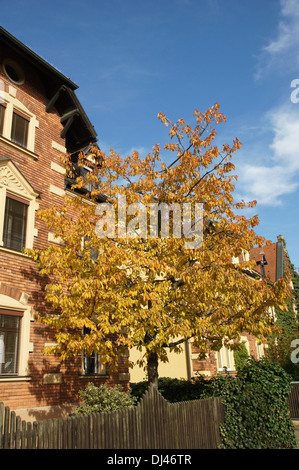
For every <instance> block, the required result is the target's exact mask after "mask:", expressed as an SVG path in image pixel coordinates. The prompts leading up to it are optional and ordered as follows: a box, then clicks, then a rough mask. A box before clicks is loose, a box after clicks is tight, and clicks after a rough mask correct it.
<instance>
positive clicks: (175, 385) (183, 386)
mask: <svg viewBox="0 0 299 470" xmlns="http://www.w3.org/2000/svg"><path fill="white" fill-rule="evenodd" d="M130 388H131V393H132V396H134V397H136V398H137V400H140V398H142V397H143V395H144V394H145V392H146V390H147V389H148V382H147V381H144V382H138V383H131V384H130ZM158 388H159V392H160V393H161V395H162V396H163V397H164V398H165V400H167V401H168V402H170V403H176V402H179V401H188V400H198V399H199V398H207V397H209V396H210V394H209V392H208V387H207V382H206V380H205V379H204V377H202V376H200V377H196V378H192V379H191V380H185V379H171V378H169V377H161V378H159V380H158Z"/></svg>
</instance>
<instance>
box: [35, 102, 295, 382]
mask: <svg viewBox="0 0 299 470" xmlns="http://www.w3.org/2000/svg"><path fill="white" fill-rule="evenodd" d="M158 118H159V119H160V121H161V122H162V123H164V124H165V126H166V127H167V128H168V131H169V142H168V143H167V144H166V145H165V146H163V148H161V146H160V145H155V146H154V147H153V150H152V152H151V153H149V154H148V155H147V156H146V157H145V158H141V156H140V155H139V153H138V152H133V153H132V154H131V155H129V156H126V157H122V156H120V155H118V154H117V153H116V152H115V151H114V150H112V149H111V150H110V152H109V153H107V154H105V153H104V152H102V151H101V150H99V149H98V148H97V147H95V148H94V149H93V153H92V156H93V157H92V159H91V160H92V161H91V162H90V159H89V160H88V159H86V156H85V155H83V154H82V155H80V156H79V158H78V161H77V162H75V163H76V165H75V167H76V168H80V167H81V168H82V167H83V165H84V166H86V165H89V166H90V168H89V170H90V171H88V172H87V173H86V176H82V175H81V176H78V173H77V174H76V172H74V164H73V162H72V159H71V157H70V156H67V157H66V159H65V165H66V168H67V171H68V173H69V175H70V176H71V177H72V178H73V182H74V185H73V190H74V195H75V194H77V196H76V197H74V195H72V196H71V195H68V196H66V197H65V201H64V204H63V207H59V208H56V207H52V208H50V209H48V210H44V211H40V212H39V217H41V219H42V220H44V221H45V222H46V223H47V226H48V228H49V230H50V231H51V232H53V233H55V234H56V236H57V238H58V239H59V240H60V244H52V245H50V246H49V247H47V248H45V249H42V250H39V251H36V250H35V251H34V250H32V251H30V252H29V254H30V256H31V257H32V259H34V260H35V261H36V265H37V268H38V270H39V271H40V273H41V275H46V276H48V278H49V281H48V284H47V288H46V290H45V298H46V300H47V301H48V302H50V303H51V304H52V305H53V313H52V314H51V315H47V316H43V315H42V314H40V316H39V318H40V321H42V322H43V323H45V324H47V325H50V326H51V327H52V328H53V329H54V330H55V331H56V341H57V344H56V346H54V347H52V348H51V349H50V350H49V352H51V353H57V354H59V355H60V357H61V358H62V359H65V358H67V357H69V356H72V355H78V354H79V353H81V352H82V351H85V353H86V354H92V353H93V352H94V351H96V352H97V353H98V354H100V355H101V356H102V358H103V360H104V361H105V362H107V363H108V364H109V365H110V367H111V368H113V367H116V366H117V362H118V357H119V354H120V353H121V352H122V351H123V350H124V349H126V348H128V349H131V348H133V347H137V348H139V349H140V350H142V351H144V356H143V359H142V360H141V361H140V364H139V365H142V364H143V362H144V364H145V365H146V367H147V372H148V378H149V381H150V382H153V383H154V384H157V379H158V363H159V361H167V353H168V351H169V350H172V351H176V352H179V351H180V348H181V345H182V343H183V342H184V341H185V340H186V339H190V338H192V340H193V342H194V344H195V346H197V347H198V348H199V350H200V351H203V352H207V351H208V350H211V349H214V350H218V349H220V348H221V347H222V345H223V344H228V343H230V344H231V341H233V342H234V343H235V344H238V342H239V340H240V335H241V333H243V332H248V333H251V334H253V335H254V336H256V337H257V338H259V339H261V340H264V339H265V338H266V337H267V336H268V335H270V334H272V332H273V317H272V315H271V309H272V308H274V307H278V308H280V309H282V310H283V309H284V308H285V300H286V298H287V295H288V288H287V280H286V279H281V280H279V281H278V282H277V283H275V285H273V286H270V285H268V284H267V282H266V281H265V280H263V279H259V280H256V279H254V278H253V277H252V276H251V270H252V264H251V262H250V261H244V259H243V258H242V254H243V253H244V252H246V251H249V249H250V248H252V247H253V246H256V245H262V244H264V243H265V242H266V241H265V239H264V238H263V237H260V236H258V235H257V234H256V233H255V227H256V226H257V225H258V222H259V221H258V217H257V216H256V215H255V216H254V217H251V218H247V217H246V216H245V215H244V213H243V212H244V211H243V212H242V209H245V208H246V206H247V205H249V206H250V207H254V205H255V204H256V203H255V202H250V203H249V204H245V203H244V202H243V201H241V202H235V201H234V198H233V192H234V182H235V180H236V179H237V177H236V176H235V175H234V168H235V167H234V164H233V162H232V157H233V156H234V154H236V151H237V150H238V149H239V148H240V146H241V144H240V142H239V140H238V139H235V140H234V141H233V143H232V145H228V144H224V145H222V146H221V148H219V146H218V145H216V127H217V126H218V125H219V124H221V123H222V122H224V121H225V120H226V118H225V116H224V115H223V114H222V113H221V112H220V109H219V105H218V104H217V103H216V104H215V105H214V106H213V107H212V108H210V109H208V110H207V111H206V112H204V113H202V112H199V111H198V110H196V111H195V112H194V125H193V127H192V126H191V125H189V124H187V123H186V122H185V121H184V120H183V119H179V120H178V121H177V122H176V123H172V122H171V121H170V120H169V119H167V118H166V116H165V115H164V114H162V113H160V114H159V115H158ZM162 154H163V157H162ZM167 155H168V156H167ZM76 175H77V176H76ZM82 188H87V189H88V191H85V192H84V191H81V193H82V194H81V195H80V196H79V195H78V194H79V192H80V191H79V190H80V189H81V190H82ZM157 206H158V209H157ZM159 208H160V209H165V208H166V212H165V213H166V215H165V216H164V213H163V210H159ZM167 209H168V212H167ZM178 209H181V212H180V211H179V210H178ZM155 210H156V212H155ZM153 211H154V216H153V217H152V215H153ZM108 216H109V217H108ZM237 259H239V260H242V262H239V263H237V262H236V260H237Z"/></svg>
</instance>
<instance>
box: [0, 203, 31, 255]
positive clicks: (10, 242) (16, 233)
mask: <svg viewBox="0 0 299 470" xmlns="http://www.w3.org/2000/svg"><path fill="white" fill-rule="evenodd" d="M27 208H28V205H27V203H24V202H21V201H19V200H16V199H15V198H11V197H9V196H8V197H7V198H6V205H5V215H4V228H3V246H4V247H6V248H10V249H11V250H16V251H22V250H23V248H25V241H26V221H27Z"/></svg>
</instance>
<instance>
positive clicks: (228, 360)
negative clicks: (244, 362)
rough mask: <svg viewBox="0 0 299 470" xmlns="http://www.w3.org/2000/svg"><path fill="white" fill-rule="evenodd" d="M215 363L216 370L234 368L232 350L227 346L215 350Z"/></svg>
mask: <svg viewBox="0 0 299 470" xmlns="http://www.w3.org/2000/svg"><path fill="white" fill-rule="evenodd" d="M217 364H218V370H220V371H221V370H224V369H227V370H234V369H235V362H234V356H233V352H232V351H231V350H230V349H228V348H227V347H225V346H223V347H222V348H221V349H220V351H218V352H217Z"/></svg>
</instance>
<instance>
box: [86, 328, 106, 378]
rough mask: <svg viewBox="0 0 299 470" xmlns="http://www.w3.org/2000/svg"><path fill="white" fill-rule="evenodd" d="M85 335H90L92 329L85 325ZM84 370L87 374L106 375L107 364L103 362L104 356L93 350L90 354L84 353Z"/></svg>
mask: <svg viewBox="0 0 299 470" xmlns="http://www.w3.org/2000/svg"><path fill="white" fill-rule="evenodd" d="M83 333H84V335H88V334H89V333H90V330H89V329H88V328H85V327H84V330H83ZM83 371H84V374H85V375H94V374H98V375H104V374H106V365H105V364H103V361H102V358H101V356H100V355H99V354H97V353H96V352H93V353H92V354H91V355H90V356H88V355H87V354H85V353H83Z"/></svg>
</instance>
